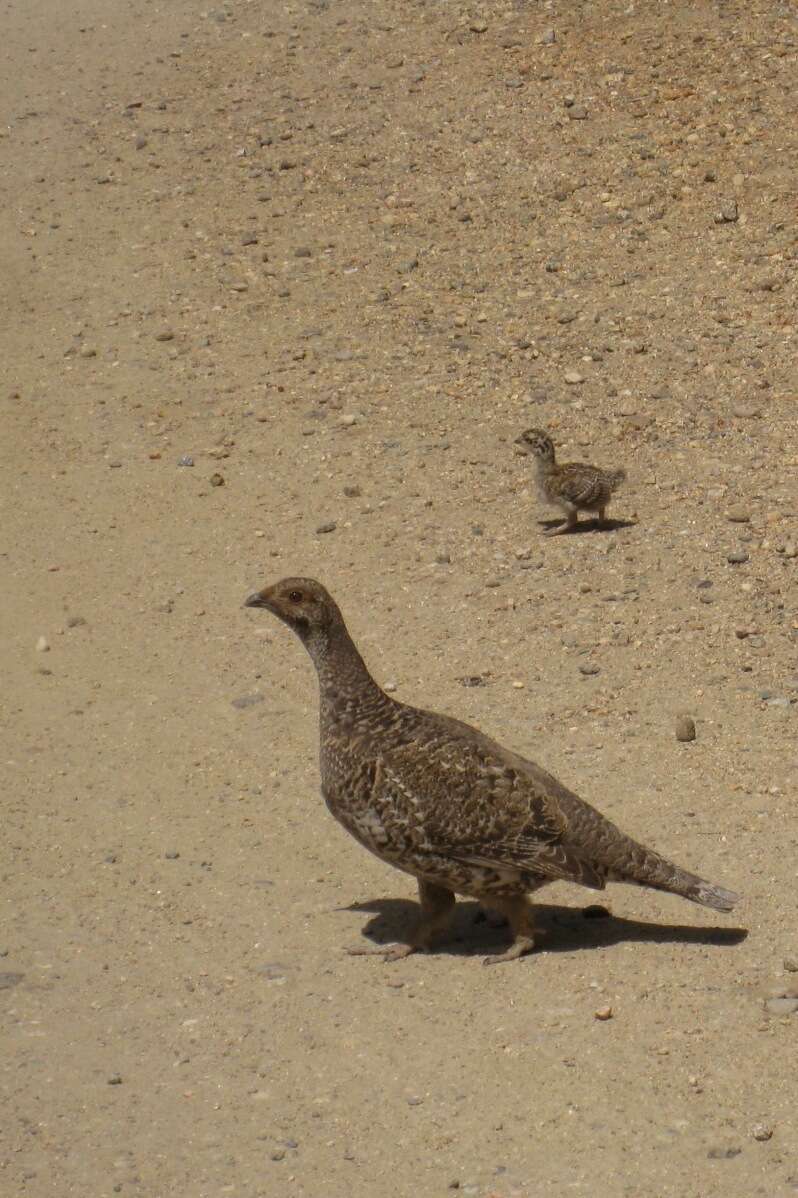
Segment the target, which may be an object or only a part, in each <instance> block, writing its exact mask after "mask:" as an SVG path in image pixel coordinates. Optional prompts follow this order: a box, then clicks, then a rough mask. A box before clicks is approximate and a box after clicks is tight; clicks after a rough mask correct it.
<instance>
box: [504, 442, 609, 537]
mask: <svg viewBox="0 0 798 1198" xmlns="http://www.w3.org/2000/svg"><path fill="white" fill-rule="evenodd" d="M515 444H516V445H517V446H518V447H519V449H520V450H521V452H522V453H526V454H532V455H533V456H534V458H535V460H536V463H537V473H538V489H539V491H540V494H541V498H542V499H544V500H545V501H546V502H547V503H552V504H554V505H555V507H558V508H560V509H561V510H562V511H563V512H564V513H565V523H564V524H558V525H557V527H556V528H550V529H549V530H548V531H547V533H546V536H547V537H552V536H556V535H557V534H558V533H561V532H571V530H572V529H573V528H574V527H575V526H576V522H577V513H579V512H598V518H599V520H600V522H601V523H602V524H603V523H604V521H605V519H606V513H607V504H608V503H609V501H610V498H611V496H612V493H613V491H616V490H617V489H618V487H619V486H620V485H621V483H622V482H623V481H624V479H625V478H626V471H625V470H600V469H599V467H598V466H588V465H586V463H584V462H567V463H564V464H563V465H562V466H561V465H559V463H558V462H557V459H556V455H555V452H554V443H553V441H552V439H551V437H550V436H549V435H548V433H546V432H544V431H543V429H541V428H528V429H527V430H526V432H524V433H521V436H520V437H517V438H516V440H515Z"/></svg>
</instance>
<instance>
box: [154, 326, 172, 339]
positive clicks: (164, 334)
mask: <svg viewBox="0 0 798 1198" xmlns="http://www.w3.org/2000/svg"><path fill="white" fill-rule="evenodd" d="M174 339H175V335H174V333H173V332H172V330H171V329H161V331H160V333H156V334H155V340H156V341H174Z"/></svg>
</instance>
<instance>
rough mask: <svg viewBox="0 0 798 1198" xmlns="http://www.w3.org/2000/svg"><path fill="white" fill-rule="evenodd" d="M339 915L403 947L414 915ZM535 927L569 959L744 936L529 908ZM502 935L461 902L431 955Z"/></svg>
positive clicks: (414, 906) (600, 911)
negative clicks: (590, 952) (361, 918)
mask: <svg viewBox="0 0 798 1198" xmlns="http://www.w3.org/2000/svg"><path fill="white" fill-rule="evenodd" d="M338 909H339V910H343V911H366V912H370V913H373V914H374V918H373V919H370V920H369V921H368V923H367V924H366V925H365V927H364V928H363V929H362V934H363V936H364V937H366V938H367V939H368V940H371V941H372V942H373V943H374V944H392V943H394V942H396V941H399V942H400V943H405V942H406V940H407V933H408V931H409V929H411V928H413V927H414V926H415V923H416V921H417V919H418V915H419V906H418V903H414V902H412V901H410V900H409V899H393V898H386V899H382V898H378V899H369V900H367V901H366V902H362V903H351V904H350V905H349V906H346V907H341V908H338ZM533 910H534V919H535V927H536V929H537V930H538V931H539V932H540V933H541V943H540V947H541V948H542V950H543V951H544V952H549V953H551V952H554V953H571V952H577V951H580V950H582V949H596V948H606V947H608V946H610V945H613V944H626V943H643V944H645V943H653V944H708V945H714V946H715V947H718V948H727V947H730V946H731V945H735V944H740V942H741V941H743V940H745V939H746V937H747V936H748V930H747V929H746V928H721V927H691V926H689V925H685V924H668V923H647V922H645V921H643V920H639V919H624V918H622V917H620V916H617V915H613V914H612V913H611V912H609V911H607V909H606V908H605V907H600V906H595V905H594V906H588V907H559V906H554V905H553V904H550V903H535V904H534V907H533ZM507 938H508V932H507V929H506V928H503V927H497V926H496V925H495V924H492V923H491V922H490V921H489V920H488V919H487V918H486V916H485V912H484V911H483V909H482V907H481V906H480V904H479V903H476V902H470V901H463V902H459V903H458V904H457V906H456V908H455V915H454V918H453V920H452V925H451V928H450V931H449V932H448V933H447V934H446V935H445V937H442V938H441V940H440V942H439V943H436V945H435V948H434V950H433V951H434V952H436V953H443V954H448V955H450V956H458V957H474V956H481V955H483V954H485V953H491V952H494V951H495V950H496V948H497V947H506V945H507Z"/></svg>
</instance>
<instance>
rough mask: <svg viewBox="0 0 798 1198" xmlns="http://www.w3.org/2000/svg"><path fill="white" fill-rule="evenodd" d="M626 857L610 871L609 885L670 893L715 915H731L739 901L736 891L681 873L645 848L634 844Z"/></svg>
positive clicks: (677, 868)
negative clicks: (629, 885)
mask: <svg viewBox="0 0 798 1198" xmlns="http://www.w3.org/2000/svg"><path fill="white" fill-rule="evenodd" d="M629 849H631V851H629ZM624 857H625V860H624V861H623V864H622V865H621V864H620V862H619V865H618V867H616V868H615V869H610V870H609V871H608V874H607V878H608V881H616V882H631V883H632V884H633V885H634V884H636V885H638V886H648V887H651V889H653V890H667V891H668V892H669V893H670V894H678V895H681V897H682V898H686V899H689V900H690V902H691V903H699V904H700V906H702V907H712V908H713V909H714V910H715V911H731V910H733V908H734V906H735V905H736V904H737V903H738V902H739V901H740V895H739V894H736V893H735V892H734V891H733V890H726V889H725V887H723V886H715V885H714V884H713V883H712V882H707V881H705V880H704V878H699V877H698V875H697V874H691V873H689V872H688V871H687V870H686V869H680V867H679V866H678V865H674V864H673V862H672V861H668V860H667V859H666V858H665V857H661V856H660V855H659V853H655V852H654V851H653V849H647V848H644V847H643V845H639V844H636V843H635V842H634V841H632V842H631V844H630V845H628V846H627V852H626V853H625V854H624Z"/></svg>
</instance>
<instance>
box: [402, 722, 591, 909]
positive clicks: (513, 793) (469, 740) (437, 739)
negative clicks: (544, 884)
mask: <svg viewBox="0 0 798 1198" xmlns="http://www.w3.org/2000/svg"><path fill="white" fill-rule="evenodd" d="M419 715H420V716H421V717H422V719H421V721H420V722H419V724H418V725H417V727H416V729H415V735H414V736H413V738H412V741H409V742H408V743H407V744H405V745H403V746H397V747H394V748H392V749H391V750H389V751H388V752H387V753H386V754H385V756H384V757H383V759H382V770H383V777H384V779H385V782H386V783H387V784H388V786H389V787H390V788H391V789H392V790H393V792H394V794H396V795H397V797H399V793H400V792H401V804H402V808H403V818H409V820H410V821H411V822H413V823H415V826H416V829H417V832H418V833H419V834H420V837H419V840H417V842H416V843H417V846H418V847H419V848H421V849H423V850H425V851H429V852H430V853H434V854H436V855H440V856H445V857H448V858H450V859H451V860H455V861H460V862H463V863H470V864H473V865H482V866H487V867H489V868H490V867H492V868H498V869H501V868H502V867H505V868H511V869H514V870H519V871H523V872H526V873H530V874H539V875H543V876H545V877H548V878H565V879H570V880H572V881H575V882H581V883H582V884H583V885H586V886H595V887H597V888H599V889H601V888H603V885H604V881H603V878H602V876H601V874H600V873H599V872H598V871H597V870H596V869H595V868H594V867H593V866H592V865H591V864H590V862H589V861H588V860H585V859H584V858H583V857H582V856H581V855H580V852H579V850H578V848H577V847H576V846H574V845H572V844H570V843H569V837H568V831H569V828H568V820H567V818H566V816H565V814H564V812H563V809H562V807H561V805H560V802H559V801H558V800H559V798H560V797H562V798H564V799H567V798H570V797H572V798H574V799H575V798H576V796H572V795H571V792H570V791H568V790H567V789H566V788H565V787H564V786H563V785H562V784H561V783H560V782H558V781H557V779H556V778H554V777H553V776H552V775H551V774H549V773H547V772H546V771H545V770H543V769H541V768H540V766H537V765H535V763H534V762H531V761H527V760H526V759H525V758H523V757H520V756H519V755H518V754H516V753H513V752H511V751H510V750H509V749H505V748H504V747H503V746H502V745H499V744H498V743H497V742H496V741H493V740H491V739H490V737H488V736H485V734H484V733H482V732H479V731H478V730H477V729H475V728H471V727H469V725H467V724H462V723H461V722H460V721H459V720H454V719H452V718H451V717H448V716H440V715H432V713H428V712H424V713H419ZM577 801H578V800H577Z"/></svg>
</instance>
